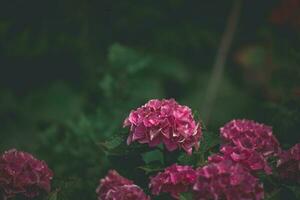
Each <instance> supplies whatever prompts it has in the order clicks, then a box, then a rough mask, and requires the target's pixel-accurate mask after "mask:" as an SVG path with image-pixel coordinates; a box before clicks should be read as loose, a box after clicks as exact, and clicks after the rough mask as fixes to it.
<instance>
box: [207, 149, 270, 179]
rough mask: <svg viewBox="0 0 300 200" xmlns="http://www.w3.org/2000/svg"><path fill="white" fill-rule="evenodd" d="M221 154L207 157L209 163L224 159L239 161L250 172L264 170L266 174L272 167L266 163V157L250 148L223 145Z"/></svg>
mask: <svg viewBox="0 0 300 200" xmlns="http://www.w3.org/2000/svg"><path fill="white" fill-rule="evenodd" d="M220 152H221V154H215V155H213V156H210V157H209V158H208V161H209V162H210V163H219V162H222V161H224V160H227V161H228V162H234V163H239V164H240V165H241V166H243V167H245V168H246V169H247V170H249V171H250V172H257V171H264V172H265V173H266V174H271V173H272V168H271V167H270V166H269V165H268V163H267V161H266V159H265V158H264V157H263V156H262V155H261V154H259V153H258V152H256V151H254V150H252V149H241V148H239V147H236V146H229V145H226V146H223V147H222V148H221V149H220Z"/></svg>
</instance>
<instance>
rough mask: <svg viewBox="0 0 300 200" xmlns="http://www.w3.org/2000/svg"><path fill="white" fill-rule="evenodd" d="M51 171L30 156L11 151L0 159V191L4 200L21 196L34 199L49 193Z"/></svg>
mask: <svg viewBox="0 0 300 200" xmlns="http://www.w3.org/2000/svg"><path fill="white" fill-rule="evenodd" d="M52 177H53V173H52V171H51V170H50V169H49V168H48V166H47V164H46V163H45V162H44V161H40V160H37V159H36V158H34V157H33V156H32V155H31V154H29V153H26V152H22V151H17V150H15V149H11V150H9V151H6V152H4V154H2V156H1V158H0V191H1V193H2V194H3V198H4V199H8V198H13V197H15V196H16V195H23V196H25V197H27V198H34V197H36V196H38V195H39V194H40V193H41V192H50V189H51V185H50V184H51V183H50V182H51V179H52Z"/></svg>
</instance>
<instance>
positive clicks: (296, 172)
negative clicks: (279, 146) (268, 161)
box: [277, 143, 300, 183]
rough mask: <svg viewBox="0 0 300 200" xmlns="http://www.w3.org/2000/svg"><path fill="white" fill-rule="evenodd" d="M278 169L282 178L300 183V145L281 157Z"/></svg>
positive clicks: (284, 152)
mask: <svg viewBox="0 0 300 200" xmlns="http://www.w3.org/2000/svg"><path fill="white" fill-rule="evenodd" d="M277 168H278V173H279V176H280V177H281V178H283V179H286V180H293V181H297V182H298V183H300V143H298V144H296V145H295V146H293V147H292V148H290V149H289V150H287V151H283V152H282V153H281V154H280V155H279V159H278V161H277Z"/></svg>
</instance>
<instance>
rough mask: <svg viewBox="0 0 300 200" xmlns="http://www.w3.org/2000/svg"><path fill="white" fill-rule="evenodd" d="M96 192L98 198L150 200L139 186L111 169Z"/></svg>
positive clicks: (100, 199)
mask: <svg viewBox="0 0 300 200" xmlns="http://www.w3.org/2000/svg"><path fill="white" fill-rule="evenodd" d="M96 193H97V194H98V200H150V197H149V196H146V194H145V193H144V192H143V190H142V189H141V188H140V187H139V186H137V185H135V184H134V183H133V181H131V180H128V179H126V178H124V177H122V176H120V175H119V174H118V172H117V171H115V170H110V171H109V172H108V174H107V176H106V177H105V178H103V179H101V180H100V185H99V186H98V188H97V190H96Z"/></svg>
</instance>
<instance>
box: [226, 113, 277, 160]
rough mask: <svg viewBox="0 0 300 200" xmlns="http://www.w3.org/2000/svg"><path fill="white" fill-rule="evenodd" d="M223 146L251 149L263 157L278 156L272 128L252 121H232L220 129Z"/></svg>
mask: <svg viewBox="0 0 300 200" xmlns="http://www.w3.org/2000/svg"><path fill="white" fill-rule="evenodd" d="M220 132H221V138H222V139H223V141H224V143H225V144H230V145H235V146H237V147H239V148H242V149H251V150H255V151H257V152H259V153H261V154H262V155H263V156H264V157H269V156H271V155H276V154H278V153H279V152H280V151H281V150H280V146H279V142H278V141H277V139H276V138H275V136H274V135H273V133H272V127H270V126H267V125H264V124H260V123H257V122H255V121H252V120H246V119H243V120H240V119H237V120H232V121H230V122H228V123H227V124H225V126H223V127H222V128H221V129H220Z"/></svg>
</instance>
